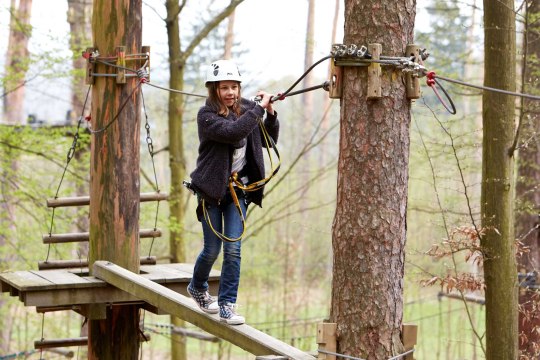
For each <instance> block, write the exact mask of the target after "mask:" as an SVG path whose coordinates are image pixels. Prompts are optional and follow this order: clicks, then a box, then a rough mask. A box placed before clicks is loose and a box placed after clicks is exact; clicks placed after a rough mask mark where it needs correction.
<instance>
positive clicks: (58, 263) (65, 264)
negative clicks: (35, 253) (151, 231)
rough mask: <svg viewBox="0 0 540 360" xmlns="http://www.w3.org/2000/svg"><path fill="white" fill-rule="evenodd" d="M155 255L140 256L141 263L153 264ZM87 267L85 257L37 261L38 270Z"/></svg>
mask: <svg viewBox="0 0 540 360" xmlns="http://www.w3.org/2000/svg"><path fill="white" fill-rule="evenodd" d="M155 264H156V257H155V256H141V265H155ZM86 267H88V261H87V260H86V259H80V260H77V259H75V260H47V261H38V269H39V270H53V269H55V270H58V269H73V268H86Z"/></svg>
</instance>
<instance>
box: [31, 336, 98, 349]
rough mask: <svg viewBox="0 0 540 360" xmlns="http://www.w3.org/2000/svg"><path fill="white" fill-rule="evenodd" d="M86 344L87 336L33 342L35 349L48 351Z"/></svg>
mask: <svg viewBox="0 0 540 360" xmlns="http://www.w3.org/2000/svg"><path fill="white" fill-rule="evenodd" d="M87 344H88V336H82V337H78V338H68V339H54V340H37V341H34V348H36V349H50V348H57V347H69V346H84V345H87Z"/></svg>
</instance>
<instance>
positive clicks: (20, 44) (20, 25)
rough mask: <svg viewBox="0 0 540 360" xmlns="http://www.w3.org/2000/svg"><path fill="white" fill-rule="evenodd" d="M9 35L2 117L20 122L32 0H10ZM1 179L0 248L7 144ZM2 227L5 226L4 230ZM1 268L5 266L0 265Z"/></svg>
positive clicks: (8, 229)
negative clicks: (17, 1) (17, 2)
mask: <svg viewBox="0 0 540 360" xmlns="http://www.w3.org/2000/svg"><path fill="white" fill-rule="evenodd" d="M10 11H11V16H10V21H9V38H8V48H7V53H6V63H5V85H4V91H3V92H4V94H5V96H4V97H3V119H4V121H5V122H6V123H7V124H10V125H20V124H22V123H23V105H24V96H25V88H24V80H25V77H26V73H27V71H28V66H29V61H28V59H29V54H30V53H29V51H28V41H29V39H30V36H31V35H32V27H31V25H30V17H31V12H32V0H20V1H19V5H18V7H17V6H16V1H15V0H12V1H11V4H10ZM3 155H4V156H5V159H10V160H8V161H5V162H3V167H2V169H1V171H2V181H1V184H0V192H1V195H2V204H1V205H0V226H1V227H2V229H3V230H2V233H1V234H0V248H1V247H3V246H4V245H5V240H6V236H9V235H10V234H15V232H16V226H15V224H16V218H15V205H14V204H15V201H14V199H13V196H12V194H13V189H12V188H11V186H10V184H12V183H16V181H14V180H15V179H14V178H15V177H16V174H17V168H18V164H17V158H16V157H15V156H14V155H13V153H12V151H11V150H10V149H9V148H6V150H5V153H4V154H3ZM4 229H5V230H4ZM12 258H13V255H5V256H4V257H2V258H1V259H0V262H1V263H3V264H9V263H10V262H11V261H12ZM1 270H5V269H3V268H0V271H1ZM4 302H5V300H3V299H0V308H4V307H6V306H5V305H4ZM5 315H6V316H0V352H2V353H7V352H8V349H9V343H10V338H11V327H12V324H13V317H12V314H11V312H9V311H7V312H6V313H5Z"/></svg>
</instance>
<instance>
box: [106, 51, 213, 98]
mask: <svg viewBox="0 0 540 360" xmlns="http://www.w3.org/2000/svg"><path fill="white" fill-rule="evenodd" d="M96 62H99V63H101V64H104V65H108V66H112V67H114V68H117V69H122V70H126V71H131V72H132V73H135V74H137V76H138V77H139V79H141V82H142V83H143V84H146V85H150V86H153V87H155V88H158V89H161V90H166V91H169V92H173V93H178V94H182V95H188V96H195V97H201V98H206V97H207V96H206V95H201V94H194V93H190V92H186V91H181V90H176V89H170V88H167V87H163V86H159V85H156V84H153V83H151V82H150V81H148V73H147V72H146V70H145V69H144V68H145V67H146V64H144V65H143V66H142V67H141V68H140V69H139V70H134V69H130V68H127V67H124V66H120V65H116V64H113V63H110V62H107V61H103V60H99V59H96Z"/></svg>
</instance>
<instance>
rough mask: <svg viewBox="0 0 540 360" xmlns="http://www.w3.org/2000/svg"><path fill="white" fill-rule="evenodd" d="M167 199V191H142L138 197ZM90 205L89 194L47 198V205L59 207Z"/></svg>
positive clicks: (146, 200)
mask: <svg viewBox="0 0 540 360" xmlns="http://www.w3.org/2000/svg"><path fill="white" fill-rule="evenodd" d="M167 199H168V195H167V193H162V192H159V193H156V192H153V193H142V194H141V197H140V201H141V202H148V201H164V200H167ZM84 205H90V196H76V197H64V198H57V199H47V207H52V208H55V207H60V206H84Z"/></svg>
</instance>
